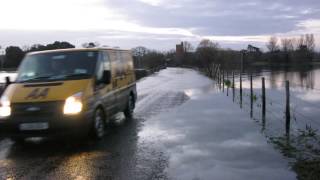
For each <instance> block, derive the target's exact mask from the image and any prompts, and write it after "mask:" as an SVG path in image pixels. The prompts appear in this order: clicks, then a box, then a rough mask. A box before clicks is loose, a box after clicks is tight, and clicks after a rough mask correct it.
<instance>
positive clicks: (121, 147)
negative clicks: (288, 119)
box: [0, 68, 296, 180]
mask: <svg viewBox="0 0 320 180" xmlns="http://www.w3.org/2000/svg"><path fill="white" fill-rule="evenodd" d="M137 88H138V95H139V99H138V101H137V104H136V109H135V113H134V119H133V120H132V121H125V119H124V117H123V115H122V114H119V115H118V116H117V117H115V123H114V124H112V126H110V127H109V128H108V129H107V130H108V134H107V135H106V136H105V138H104V139H103V140H102V141H99V142H92V141H88V140H86V141H81V142H70V141H62V140H43V139H31V140H28V141H27V142H26V143H25V144H14V143H13V142H12V141H10V140H9V139H6V138H4V139H1V140H0V179H137V180H138V179H139V180H144V179H146V180H149V179H183V180H188V179H190V180H211V179H226V180H228V179H233V180H247V179H261V180H264V179H265V180H269V179H273V180H286V179H288V180H291V179H295V177H296V174H295V173H294V172H293V171H292V170H290V167H289V163H290V160H289V159H287V158H286V157H284V156H282V154H281V153H280V152H279V151H278V150H276V149H275V148H274V146H273V145H272V144H270V143H268V142H267V140H266V138H265V136H264V135H263V134H261V131H260V127H259V126H257V125H256V123H255V122H254V121H252V119H250V116H249V114H248V113H247V112H246V111H244V110H243V109H240V108H239V106H238V104H237V103H233V102H232V99H231V98H230V97H227V96H226V95H225V94H223V93H221V91H220V90H218V88H217V86H216V84H215V83H214V82H213V81H212V80H211V79H208V78H207V77H205V76H203V75H201V74H199V73H198V72H196V71H193V70H190V69H182V68H167V69H165V70H162V71H160V72H159V73H156V74H153V75H152V76H149V77H146V78H143V79H141V80H140V81H139V82H138V84H137Z"/></svg>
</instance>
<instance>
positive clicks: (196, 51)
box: [2, 34, 320, 72]
mask: <svg viewBox="0 0 320 180" xmlns="http://www.w3.org/2000/svg"><path fill="white" fill-rule="evenodd" d="M97 46H100V45H99V43H98V42H90V43H84V44H82V47H85V48H90V47H97ZM315 46H316V45H315V38H314V35H313V34H306V35H302V36H301V37H299V38H278V37H275V36H272V37H270V39H269V41H268V42H267V43H266V49H267V51H266V52H263V51H262V50H261V49H260V48H258V47H255V46H253V45H248V47H247V48H246V49H244V50H241V51H240V50H233V49H226V48H222V47H221V46H220V45H219V44H218V43H217V42H214V41H212V40H209V39H203V40H201V41H200V43H199V44H198V45H197V46H196V47H193V45H192V44H191V43H190V42H187V41H184V42H182V43H181V44H179V45H177V48H176V50H174V49H173V50H170V51H163V52H161V51H156V50H151V49H148V48H146V47H143V46H138V47H135V48H132V53H133V58H134V65H135V67H136V68H137V69H139V68H140V69H155V68H159V67H163V66H166V65H169V66H189V67H198V68H203V69H207V71H209V72H210V71H212V69H211V67H212V64H220V65H221V66H222V68H226V67H228V69H230V68H232V69H235V68H239V67H240V64H241V61H240V60H241V59H243V60H244V63H245V64H251V63H256V62H264V63H270V64H278V63H300V62H303V63H305V62H311V61H312V60H314V59H315V58H316V57H320V55H319V53H316V52H315ZM74 47H75V46H74V45H73V44H71V43H69V42H59V41H55V42H54V43H52V44H47V45H41V44H34V45H32V46H30V47H28V46H24V47H23V48H22V49H21V48H20V47H17V46H9V47H7V48H6V49H5V61H4V64H3V66H2V67H8V68H10V67H12V68H14V67H17V66H18V65H19V64H20V62H21V60H22V58H23V57H24V55H25V54H26V53H28V52H32V51H43V50H52V49H65V48H74Z"/></svg>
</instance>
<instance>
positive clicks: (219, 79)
mask: <svg viewBox="0 0 320 180" xmlns="http://www.w3.org/2000/svg"><path fill="white" fill-rule="evenodd" d="M218 84H219V89H221V70H220V68H219V76H218Z"/></svg>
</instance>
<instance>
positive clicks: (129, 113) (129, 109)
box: [124, 95, 135, 119]
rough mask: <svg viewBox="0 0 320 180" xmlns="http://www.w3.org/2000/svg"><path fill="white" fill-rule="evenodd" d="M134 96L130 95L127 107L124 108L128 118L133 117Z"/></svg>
mask: <svg viewBox="0 0 320 180" xmlns="http://www.w3.org/2000/svg"><path fill="white" fill-rule="evenodd" d="M134 103H135V102H134V98H133V96H132V95H130V96H129V99H128V102H127V106H126V109H125V110H124V115H125V116H126V118H127V119H131V118H132V116H133V110H134V106H135V104H134Z"/></svg>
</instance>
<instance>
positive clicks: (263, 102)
mask: <svg viewBox="0 0 320 180" xmlns="http://www.w3.org/2000/svg"><path fill="white" fill-rule="evenodd" d="M261 80H262V117H263V118H264V117H265V116H266V86H265V79H264V77H262V79H261Z"/></svg>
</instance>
